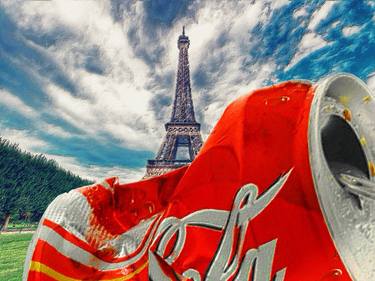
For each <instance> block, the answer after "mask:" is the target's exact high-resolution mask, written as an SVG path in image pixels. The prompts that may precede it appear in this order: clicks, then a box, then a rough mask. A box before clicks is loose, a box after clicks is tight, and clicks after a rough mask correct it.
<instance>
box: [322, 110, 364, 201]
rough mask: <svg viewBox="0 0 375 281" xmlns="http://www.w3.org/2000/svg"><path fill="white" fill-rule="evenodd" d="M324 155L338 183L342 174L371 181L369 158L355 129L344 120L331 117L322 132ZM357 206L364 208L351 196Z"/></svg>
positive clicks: (334, 116)
mask: <svg viewBox="0 0 375 281" xmlns="http://www.w3.org/2000/svg"><path fill="white" fill-rule="evenodd" d="M321 141H322V147H323V153H324V156H325V159H326V161H327V164H328V166H329V169H330V170H331V173H332V175H333V176H334V177H335V179H336V181H337V182H338V183H339V184H340V185H341V186H343V184H342V183H341V181H340V180H339V176H340V174H342V173H344V174H348V175H352V176H355V177H359V178H367V179H369V178H370V176H369V169H368V165H367V158H366V155H365V152H364V151H363V149H362V145H361V143H360V141H359V139H358V137H357V135H356V133H355V132H354V130H353V128H352V127H351V125H350V124H348V122H347V121H345V119H344V118H341V117H340V116H337V115H331V116H329V117H328V120H327V121H326V122H325V124H324V126H323V127H322V130H321ZM350 195H351V196H352V198H353V200H354V201H355V204H356V205H357V206H358V207H359V208H362V206H361V200H360V198H359V197H358V196H357V195H355V194H350Z"/></svg>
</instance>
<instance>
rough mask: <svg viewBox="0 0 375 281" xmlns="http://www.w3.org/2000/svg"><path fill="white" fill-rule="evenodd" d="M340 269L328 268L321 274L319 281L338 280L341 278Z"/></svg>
mask: <svg viewBox="0 0 375 281" xmlns="http://www.w3.org/2000/svg"><path fill="white" fill-rule="evenodd" d="M341 277H342V270H341V269H338V268H335V269H332V270H330V271H329V272H328V273H327V274H326V275H324V276H323V278H322V279H320V281H340V280H342V278H341Z"/></svg>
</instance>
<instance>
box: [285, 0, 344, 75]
mask: <svg viewBox="0 0 375 281" xmlns="http://www.w3.org/2000/svg"><path fill="white" fill-rule="evenodd" d="M335 4H336V1H331V0H328V1H326V2H324V4H323V5H321V6H320V7H319V9H317V10H316V11H314V13H313V14H312V15H311V18H310V22H309V24H308V27H307V30H306V33H305V34H304V35H303V37H302V39H301V41H300V42H299V45H298V46H297V48H296V49H297V51H296V52H295V54H294V56H293V58H292V59H291V61H290V62H289V64H288V65H287V67H286V68H285V70H288V69H290V68H291V67H292V66H294V65H295V64H296V63H297V62H299V61H300V60H301V59H303V58H304V57H306V56H307V55H309V54H310V53H312V52H314V51H316V50H318V49H320V48H323V47H325V46H326V45H327V44H329V43H328V42H327V41H325V40H324V38H323V37H322V36H321V35H320V34H318V33H316V32H315V29H316V27H317V26H318V24H319V23H320V22H321V21H322V20H323V19H325V18H326V17H327V16H328V14H329V12H330V11H331V9H332V7H333V6H334V5H335ZM306 13H307V11H306V8H305V7H302V8H300V9H299V10H296V11H295V13H294V15H293V16H294V17H298V16H304V15H305V14H306ZM337 24H338V22H335V23H334V24H333V25H332V27H334V26H336V25H337Z"/></svg>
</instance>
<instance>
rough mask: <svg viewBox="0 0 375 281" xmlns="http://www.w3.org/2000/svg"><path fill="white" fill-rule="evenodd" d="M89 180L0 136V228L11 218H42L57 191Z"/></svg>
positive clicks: (84, 183)
mask: <svg viewBox="0 0 375 281" xmlns="http://www.w3.org/2000/svg"><path fill="white" fill-rule="evenodd" d="M90 183H92V182H90V181H88V180H85V179H82V178H80V177H79V176H77V175H74V174H73V173H71V172H70V171H67V170H64V169H63V168H61V167H60V166H59V165H58V164H57V163H56V161H54V160H51V159H47V158H46V157H45V156H44V155H42V154H38V155H35V154H31V153H28V152H25V151H22V150H21V149H20V148H19V146H18V144H15V143H11V142H10V141H8V140H6V139H4V138H1V137H0V230H6V229H7V226H8V224H9V222H10V221H11V220H16V221H27V222H37V221H39V220H40V218H41V216H42V215H43V213H44V211H45V209H46V208H47V206H48V204H49V203H50V202H51V201H52V200H53V199H54V198H55V197H56V196H57V195H59V194H61V193H64V192H67V191H69V190H71V189H73V188H76V187H79V186H83V185H88V184H90Z"/></svg>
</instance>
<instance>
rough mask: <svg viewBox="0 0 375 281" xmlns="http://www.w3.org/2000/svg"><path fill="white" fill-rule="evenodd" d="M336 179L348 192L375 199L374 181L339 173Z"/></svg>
mask: <svg viewBox="0 0 375 281" xmlns="http://www.w3.org/2000/svg"><path fill="white" fill-rule="evenodd" d="M338 180H339V181H340V182H341V183H342V184H343V185H344V188H345V189H347V191H348V192H350V193H352V194H355V195H358V196H361V197H366V198H370V199H372V200H375V183H374V182H372V181H369V180H367V179H364V178H359V177H355V176H352V175H349V174H340V177H339V178H338Z"/></svg>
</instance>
